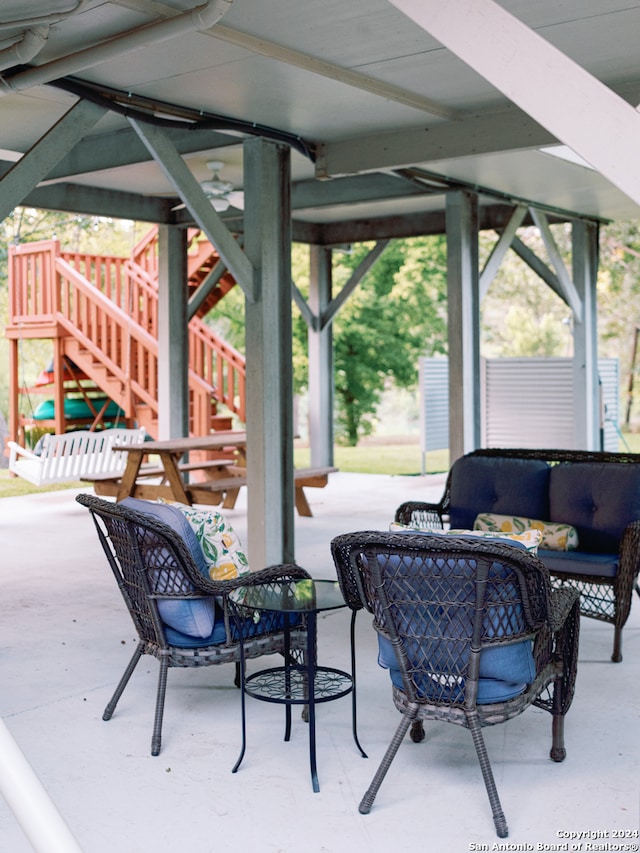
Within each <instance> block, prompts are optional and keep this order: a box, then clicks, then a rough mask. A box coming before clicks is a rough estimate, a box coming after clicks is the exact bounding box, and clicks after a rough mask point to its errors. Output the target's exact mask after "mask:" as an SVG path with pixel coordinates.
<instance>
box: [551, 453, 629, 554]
mask: <svg viewBox="0 0 640 853" xmlns="http://www.w3.org/2000/svg"><path fill="white" fill-rule="evenodd" d="M638 467H639V466H637V465H627V464H624V463H608V464H606V463H598V462H574V463H571V464H569V463H562V464H560V465H556V466H555V467H554V468H552V470H551V477H550V482H549V512H550V514H549V516H548V518H549V519H550V520H551V521H564V522H566V523H567V524H572V525H573V526H574V527H575V528H576V529H577V531H578V537H579V541H580V550H581V551H588V552H591V553H595V554H612V553H617V552H618V550H619V547H620V539H621V537H622V534H623V532H624V529H625V527H626V526H627V525H628V524H630V523H631V522H632V521H637V520H638V519H640V470H638Z"/></svg>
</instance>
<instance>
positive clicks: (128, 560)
mask: <svg viewBox="0 0 640 853" xmlns="http://www.w3.org/2000/svg"><path fill="white" fill-rule="evenodd" d="M78 500H79V502H80V503H83V504H84V505H85V506H87V507H88V508H89V510H90V512H91V515H92V516H93V519H94V522H95V524H96V528H97V530H98V536H99V538H100V542H101V544H102V547H103V549H104V552H105V554H106V555H107V559H108V560H109V565H110V566H111V569H112V571H113V573H114V575H115V578H116V581H117V583H118V587H119V588H120V592H121V593H122V595H123V597H124V599H125V602H126V604H127V607H128V609H129V612H130V614H131V618H132V619H133V621H134V624H135V626H136V628H137V630H138V632H139V633H140V637H141V638H142V639H145V640H148V641H152V642H156V643H158V644H159V645H162V646H164V645H166V642H165V639H164V632H163V630H162V627H161V624H162V623H161V619H160V617H159V614H158V609H157V605H156V602H155V599H154V596H162V595H167V594H173V595H180V596H182V597H188V596H189V595H190V594H192V593H193V590H194V586H193V583H192V581H191V579H190V577H189V564H191V563H192V560H191V555H190V554H189V552H188V550H187V549H186V547H185V545H184V544H183V542H182V540H181V539H180V537H179V536H178V535H177V534H176V533H174V531H172V530H171V528H169V527H168V526H167V525H165V524H163V523H162V522H159V521H156V520H155V519H153V518H150V517H148V516H144V515H141V514H140V513H138V512H135V511H134V510H131V509H127V508H125V507H123V506H120V505H118V504H106V503H105V502H104V501H101V500H99V499H96V498H93V497H91V496H88V495H80V496H79V498H78ZM191 573H192V575H194V574H196V573H197V569H196V568H195V566H192V565H191Z"/></svg>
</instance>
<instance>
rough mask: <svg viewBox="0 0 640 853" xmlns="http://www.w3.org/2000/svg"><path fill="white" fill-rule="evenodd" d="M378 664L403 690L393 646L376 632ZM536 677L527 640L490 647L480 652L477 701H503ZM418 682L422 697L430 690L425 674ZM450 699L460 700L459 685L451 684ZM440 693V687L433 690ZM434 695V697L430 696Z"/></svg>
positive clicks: (525, 686)
mask: <svg viewBox="0 0 640 853" xmlns="http://www.w3.org/2000/svg"><path fill="white" fill-rule="evenodd" d="M378 663H379V664H380V666H381V667H383V668H384V669H388V670H389V675H390V677H391V681H392V683H393V684H394V686H395V687H398V688H399V689H401V690H402V689H404V688H403V685H402V676H401V675H400V669H399V667H398V663H397V660H396V656H395V652H394V650H393V645H392V644H391V642H390V641H389V640H387V639H386V637H383V636H381V635H380V634H379V635H378ZM535 677H536V670H535V663H534V660H533V649H532V643H531V640H521V641H519V642H517V643H512V644H511V645H508V646H492V647H488V648H485V649H483V650H482V652H481V653H480V678H479V679H478V704H479V705H487V704H492V703H493V702H505V701H506V700H507V699H513V698H514V697H515V696H519V695H520V694H521V693H524V691H525V690H526V689H527V685H528V684H531V682H532V681H533V680H534V679H535ZM420 681H421V682H422V683H417V682H416V686H417V687H418V689H419V690H420V693H421V694H422V695H423V696H428V695H429V693H430V692H434V691H430V689H429V688H430V685H429V675H428V674H426V673H425V675H424V676H423V677H422V678H421V679H420ZM451 686H452V690H451V691H450V696H449V699H450V701H462V698H463V693H462V689H463V685H462V684H461V683H456V684H453V685H451ZM436 692H437V693H438V694H439V695H442V690H441V688H437V691H436ZM434 698H435V697H434Z"/></svg>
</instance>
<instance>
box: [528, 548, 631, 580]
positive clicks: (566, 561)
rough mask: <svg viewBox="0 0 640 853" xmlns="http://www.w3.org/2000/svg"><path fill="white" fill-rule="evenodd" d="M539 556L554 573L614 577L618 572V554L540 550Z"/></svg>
mask: <svg viewBox="0 0 640 853" xmlns="http://www.w3.org/2000/svg"><path fill="white" fill-rule="evenodd" d="M538 557H539V558H540V559H541V560H542V562H543V563H544V564H545V566H546V567H547V568H548V569H549V571H550V572H552V573H553V574H562V573H563V572H570V573H572V574H576V575H593V576H594V577H600V578H614V577H615V576H616V574H617V572H618V555H617V554H587V553H586V552H584V551H546V550H545V551H542V550H540V551H538Z"/></svg>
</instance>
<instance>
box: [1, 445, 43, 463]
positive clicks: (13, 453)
mask: <svg viewBox="0 0 640 853" xmlns="http://www.w3.org/2000/svg"><path fill="white" fill-rule="evenodd" d="M7 447H8V448H9V451H10V453H9V468H11V463H12V462H15V461H16V459H17V458H18V456H26V458H27V459H33V460H34V462H37V461H38V460H39V459H40V457H39V456H38V455H37V454H36V453H34V452H33V451H32V450H27V448H26V447H21V446H20V445H19V444H18V443H17V442H15V441H8V442H7Z"/></svg>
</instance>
